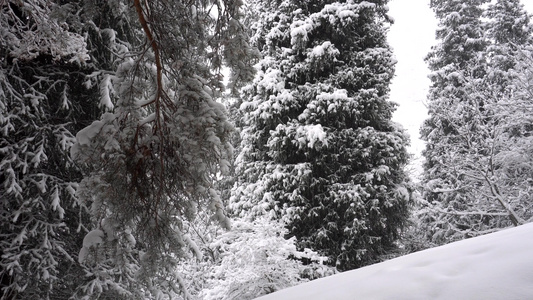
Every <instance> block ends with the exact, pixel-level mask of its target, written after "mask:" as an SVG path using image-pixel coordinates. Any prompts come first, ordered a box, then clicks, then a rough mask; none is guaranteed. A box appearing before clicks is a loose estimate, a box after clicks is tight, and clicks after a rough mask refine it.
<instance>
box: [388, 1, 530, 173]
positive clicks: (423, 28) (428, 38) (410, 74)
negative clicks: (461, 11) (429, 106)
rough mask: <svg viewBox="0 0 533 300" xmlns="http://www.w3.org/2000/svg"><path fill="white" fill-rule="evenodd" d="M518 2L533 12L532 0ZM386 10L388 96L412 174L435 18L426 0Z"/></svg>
mask: <svg viewBox="0 0 533 300" xmlns="http://www.w3.org/2000/svg"><path fill="white" fill-rule="evenodd" d="M522 3H523V4H524V5H525V6H526V9H528V11H529V12H530V13H531V12H533V0H522ZM389 9H390V11H389V14H390V15H391V16H392V17H393V18H394V20H395V23H394V25H392V27H391V29H390V32H389V43H390V44H391V46H392V47H393V48H394V54H395V56H396V59H397V60H398V64H397V65H396V77H395V78H394V80H393V82H392V86H391V94H390V98H391V100H392V101H394V102H396V103H398V104H400V106H399V107H398V109H397V111H396V113H395V115H394V121H396V122H398V123H400V124H402V126H403V127H404V128H405V129H406V130H407V131H408V133H409V135H410V136H411V147H410V148H409V152H410V153H412V154H414V156H415V160H414V162H413V164H412V166H413V168H414V171H415V175H416V174H419V173H420V171H421V166H420V163H421V158H420V153H421V151H422V150H423V149H424V143H423V142H422V141H421V140H420V138H419V137H420V134H419V128H420V125H421V124H422V122H423V121H424V120H425V119H426V118H427V112H426V108H425V105H424V103H425V99H426V95H427V91H428V88H429V85H430V81H429V79H428V78H427V74H428V72H429V70H428V69H427V65H426V63H425V62H424V57H425V56H426V54H427V53H428V52H429V50H430V48H431V46H433V45H435V44H436V43H437V42H436V41H435V29H436V27H437V20H436V19H435V17H434V15H433V11H431V9H430V8H429V0H392V1H391V2H390V3H389Z"/></svg>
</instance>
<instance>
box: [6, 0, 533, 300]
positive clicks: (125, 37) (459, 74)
mask: <svg viewBox="0 0 533 300" xmlns="http://www.w3.org/2000/svg"><path fill="white" fill-rule="evenodd" d="M387 2H388V1H386V0H372V1H359V0H346V1H331V0H314V1H295V0H267V1H259V0H250V1H240V0H223V1H212V0H192V1H179V0H154V1H141V0H133V1H120V0H116V1H101V0H90V1H81V0H71V1H56V0H26V1H15V0H5V1H1V2H0V222H1V226H0V281H1V290H0V299H6V300H7V299H253V298H256V297H258V296H260V295H264V294H268V293H271V292H274V291H276V290H279V289H282V288H285V287H289V286H293V285H296V284H298V283H302V282H305V281H308V280H312V279H316V278H319V277H324V276H328V275H331V274H334V273H336V272H342V271H346V270H350V269H354V268H358V267H361V266H365V265H368V264H372V263H375V262H378V261H382V260H384V259H386V258H390V257H393V256H398V255H401V254H405V253H409V252H410V251H415V250H418V249H421V248H428V247H431V246H434V245H439V244H444V243H448V242H450V241H454V240H459V239H464V238H468V237H472V236H476V235H480V234H484V233H487V232H492V231H496V230H499V229H501V228H504V227H508V226H517V225H520V224H523V223H525V222H529V221H530V220H531V218H532V217H533V211H532V205H531V194H532V193H531V187H532V181H533V180H532V178H533V175H532V173H533V169H532V167H531V166H532V164H531V162H532V160H533V151H532V149H533V148H532V145H533V140H532V134H531V131H532V129H533V128H532V127H531V121H532V120H531V118H532V117H531V116H532V115H533V114H532V113H531V111H532V108H533V106H532V104H531V103H532V99H533V83H532V82H533V67H532V66H533V47H532V32H533V27H532V25H531V22H530V19H531V18H530V16H529V15H528V14H527V13H526V12H525V10H524V8H523V6H522V5H521V4H520V1H519V0H497V1H492V2H490V3H489V2H487V1H482V0H467V1H458V0H431V1H430V5H431V8H432V9H433V11H434V12H435V15H436V17H437V18H438V20H439V28H438V30H437V32H436V36H437V39H438V44H437V45H436V46H435V47H434V48H433V49H432V50H431V52H430V53H429V54H428V56H427V58H426V61H427V63H428V65H429V67H430V69H431V74H430V79H431V82H432V84H431V87H430V90H429V94H428V108H429V119H428V120H426V122H425V123H424V124H423V126H422V129H421V133H422V136H423V138H424V139H425V141H426V142H427V148H426V150H425V151H424V156H425V158H426V162H425V165H424V172H423V180H422V182H421V184H415V183H414V182H413V181H412V180H411V178H410V176H409V173H408V172H407V171H406V168H405V167H406V165H407V164H408V162H409V154H408V153H407V150H406V147H407V145H408V143H409V138H408V136H407V135H406V133H405V132H404V130H403V129H402V128H401V126H400V125H399V124H396V123H394V122H392V121H391V118H392V114H393V112H394V110H395V107H396V104H395V103H393V102H391V101H390V100H389V92H390V82H391V79H392V78H393V76H394V66H395V59H394V54H393V49H392V48H391V47H390V46H389V45H388V43H387V39H386V37H387V30H388V28H389V26H391V24H392V23H393V21H392V19H391V18H390V16H389V15H388V8H387ZM225 70H228V72H226V71H225ZM226 73H228V74H229V76H227V75H225V74H226ZM225 80H228V81H229V82H228V83H227V84H226V85H225V84H224V81H225ZM419 192H420V193H419ZM419 194H420V195H421V197H420V196H417V195H419Z"/></svg>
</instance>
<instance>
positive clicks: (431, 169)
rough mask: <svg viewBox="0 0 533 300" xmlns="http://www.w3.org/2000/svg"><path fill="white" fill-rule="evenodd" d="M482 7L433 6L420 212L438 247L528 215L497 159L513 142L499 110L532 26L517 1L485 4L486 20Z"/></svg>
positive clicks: (456, 3)
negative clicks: (434, 23) (434, 25)
mask: <svg viewBox="0 0 533 300" xmlns="http://www.w3.org/2000/svg"><path fill="white" fill-rule="evenodd" d="M482 2H483V1H460V2H459V1H434V2H432V6H433V8H434V11H435V12H436V15H437V17H438V18H439V19H440V20H441V22H440V28H439V29H438V31H437V37H438V38H440V39H441V43H440V44H439V45H438V46H437V47H435V48H433V50H432V52H431V53H430V54H429V55H428V58H427V59H428V62H429V65H430V68H431V70H432V71H433V72H432V74H431V75H430V78H431V80H432V82H433V85H432V87H431V89H430V93H429V96H428V98H429V114H430V118H429V119H428V120H427V121H426V122H425V123H424V125H423V126H422V130H421V132H422V136H423V138H425V139H426V141H427V148H426V150H425V152H424V156H425V157H426V164H425V170H424V176H425V179H424V181H425V184H426V189H425V196H426V200H427V203H426V204H425V206H424V208H423V212H424V213H423V214H421V215H422V216H423V217H422V218H423V225H422V226H423V227H424V228H425V229H424V230H423V231H424V232H425V233H426V235H427V237H428V238H429V239H430V240H431V241H433V242H435V243H437V244H442V243H446V242H449V241H453V240H458V239H463V238H467V237H471V236H476V235H479V234H483V233H487V232H491V231H494V230H498V229H499V228H502V227H506V226H510V225H515V226H516V225H518V224H521V223H523V222H524V218H525V217H527V215H529V212H527V211H528V209H526V207H527V205H524V204H525V203H524V199H523V198H522V199H520V197H516V194H515V193H514V192H513V191H512V188H511V186H510V185H509V183H508V182H507V183H506V182H505V181H506V180H504V178H505V177H508V174H507V175H506V174H504V173H505V172H502V171H503V170H504V169H505V165H506V162H505V160H502V157H503V156H502V154H503V153H504V152H505V151H507V150H505V149H510V148H509V147H511V148H512V145H513V144H514V142H513V141H512V139H509V135H508V133H506V131H507V130H506V129H504V128H505V127H506V125H505V124H506V122H507V121H506V119H508V116H505V115H506V113H505V110H502V107H501V105H502V103H503V102H505V101H507V100H505V99H510V98H512V97H513V96H512V94H513V92H512V90H513V88H512V87H511V86H512V83H511V82H512V81H513V76H514V75H512V71H511V70H512V68H514V66H515V65H516V62H517V59H516V57H515V56H516V53H517V52H516V51H518V48H519V47H521V46H523V43H527V41H528V39H529V38H528V36H530V34H531V33H530V30H531V29H530V25H528V24H527V23H528V22H529V21H528V18H527V15H526V14H525V12H524V11H523V10H522V8H521V7H520V6H519V5H518V4H519V3H518V2H517V1H498V2H497V3H495V4H494V5H490V6H489V9H488V11H487V12H486V14H485V17H487V18H488V20H489V21H488V23H483V22H482V18H481V17H482V15H483V11H482V9H481V5H482V4H483V3H482ZM504 2H505V3H504ZM511 2H512V3H511ZM511 19H512V20H513V21H512V22H516V26H513V25H511V24H510V20H511ZM485 29H486V30H485ZM528 32H529V33H528ZM504 36H505V38H504ZM507 52H508V53H507ZM513 53H514V54H513ZM513 57H514V58H513Z"/></svg>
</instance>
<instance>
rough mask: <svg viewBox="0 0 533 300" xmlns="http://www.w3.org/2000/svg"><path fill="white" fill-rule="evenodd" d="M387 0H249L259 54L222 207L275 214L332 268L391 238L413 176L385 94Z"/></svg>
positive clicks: (368, 256) (353, 263)
mask: <svg viewBox="0 0 533 300" xmlns="http://www.w3.org/2000/svg"><path fill="white" fill-rule="evenodd" d="M384 4H385V3H384V1H383V2H382V1H380V2H374V3H370V2H366V1H362V2H359V1H346V2H342V3H341V2H332V3H329V2H328V1H314V2H313V3H307V2H301V1H289V0H287V1H272V2H270V1H268V2H266V3H263V2H259V1H258V2H257V3H255V6H254V7H256V8H257V15H258V18H257V21H256V23H255V24H254V25H253V41H254V43H255V44H256V45H257V46H258V47H259V48H260V50H261V51H262V53H263V55H264V57H263V59H262V60H261V61H260V62H259V63H258V64H257V66H256V67H257V70H258V73H257V76H256V77H255V79H254V82H253V84H251V85H250V86H247V87H246V88H244V90H243V95H244V100H245V101H243V104H242V105H241V109H242V110H244V111H245V115H244V118H243V122H244V128H243V131H242V134H241V137H242V144H241V146H242V152H241V153H240V155H239V157H238V158H237V173H238V176H239V179H238V181H237V183H236V184H235V188H234V189H233V191H232V199H231V203H230V207H231V210H232V211H233V212H235V213H237V214H238V215H239V216H240V217H242V218H248V219H252V220H253V219H254V218H255V217H259V216H268V217H271V218H273V219H276V220H281V221H282V222H283V223H284V224H286V226H287V228H288V235H287V237H296V239H297V245H298V247H299V249H304V248H310V249H313V250H316V251H318V252H319V253H321V254H323V255H325V256H328V257H329V263H330V264H332V265H336V266H337V267H338V268H339V269H341V270H347V269H351V268H355V267H358V266H361V265H364V264H368V263H370V262H371V261H373V260H374V259H376V257H377V255H378V254H380V253H382V252H383V251H384V250H385V249H387V248H389V247H391V246H392V244H393V241H394V239H395V238H396V237H397V236H398V233H399V229H400V228H401V226H402V224H403V223H404V220H405V218H406V216H407V206H408V201H409V198H410V192H409V190H410V187H409V185H408V184H407V183H406V181H407V178H406V175H405V174H404V171H403V167H404V165H405V163H406V162H407V153H406V151H405V146H406V144H407V138H406V137H405V135H404V133H403V131H402V130H401V129H399V128H398V127H397V126H396V125H395V124H393V123H392V122H391V121H390V118H391V114H392V111H393V109H394V104H392V103H390V102H388V101H387V93H388V91H389V82H390V79H391V78H392V75H393V72H394V60H393V58H392V54H391V50H390V48H389V47H388V45H387V43H386V37H385V32H386V31H385V27H384V22H386V21H387V20H388V19H387V16H386V7H385V6H384Z"/></svg>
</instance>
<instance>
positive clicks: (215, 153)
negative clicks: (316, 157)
mask: <svg viewBox="0 0 533 300" xmlns="http://www.w3.org/2000/svg"><path fill="white" fill-rule="evenodd" d="M241 4H242V3H240V2H239V1H229V2H224V3H222V2H220V1H207V2H206V1H192V2H191V1H187V2H183V1H150V2H143V3H141V2H140V1H135V2H134V3H133V5H132V3H130V2H126V1H103V2H102V1H66V2H65V1H47V0H35V1H33V0H32V1H22V2H21V1H7V2H6V1H4V2H2V4H0V16H1V17H0V28H1V29H0V31H1V32H2V34H1V35H0V55H1V57H0V78H1V80H0V128H1V133H0V153H1V155H0V158H1V162H0V174H1V175H0V179H1V187H0V218H1V222H2V228H1V231H0V245H1V249H2V256H1V261H0V264H1V269H0V277H1V279H2V298H3V299H13V298H24V299H26V298H28V299H47V298H61V299H63V298H68V297H75V298H81V297H84V298H90V297H102V298H106V297H107V298H112V299H120V298H127V299H135V298H143V299H144V298H146V297H152V298H155V297H159V298H161V297H167V298H170V297H173V296H175V295H176V294H178V293H180V292H183V290H180V288H179V285H182V286H183V282H180V281H179V276H178V275H176V270H175V268H174V267H175V266H176V262H177V261H178V259H179V257H180V254H182V253H183V251H184V250H185V249H186V248H187V247H186V245H187V243H188V242H189V241H190V239H187V238H186V235H185V234H183V232H182V231H181V230H182V229H183V227H182V222H183V220H184V219H189V218H190V219H192V217H193V216H194V215H195V209H196V207H197V205H201V206H203V207H205V208H207V207H208V206H210V207H211V211H212V212H213V214H214V215H215V218H216V219H217V220H219V221H222V222H226V221H227V218H226V217H225V215H224V212H223V206H222V203H221V201H220V197H219V195H218V193H217V192H216V190H215V189H214V187H213V184H212V179H213V178H214V174H215V173H216V172H218V171H219V170H220V171H224V170H225V169H227V167H228V163H227V159H225V158H226V157H227V156H228V155H229V154H230V153H231V146H230V144H229V142H228V134H229V133H230V132H231V130H232V126H231V124H230V123H229V122H228V120H227V117H226V115H225V114H226V113H225V110H224V108H223V106H222V105H221V104H220V103H217V101H216V98H217V97H218V95H219V94H220V91H221V87H222V84H221V78H222V76H221V74H220V72H219V69H220V67H221V66H222V65H223V64H226V65H228V66H230V67H232V69H233V70H234V76H233V80H234V81H235V82H237V81H240V80H246V78H250V77H251V75H252V74H253V69H252V68H250V67H249V65H248V64H247V62H246V61H247V60H246V57H247V55H248V53H249V50H250V47H248V46H247V43H246V40H247V37H246V35H245V34H244V30H243V27H242V25H241V24H240V23H239V21H238V19H239V18H241V12H240V10H239V7H240V5H241ZM214 10H218V11H217V12H218V13H217V14H212V12H213V11H214ZM76 132H77V134H76ZM74 135H76V137H74ZM82 178H83V180H82ZM80 181H81V183H80ZM190 247H191V248H192V246H190ZM80 249H81V250H80ZM159 263H161V265H160V266H161V267H160V268H159V267H158V264H159ZM185 295H186V293H185Z"/></svg>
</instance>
